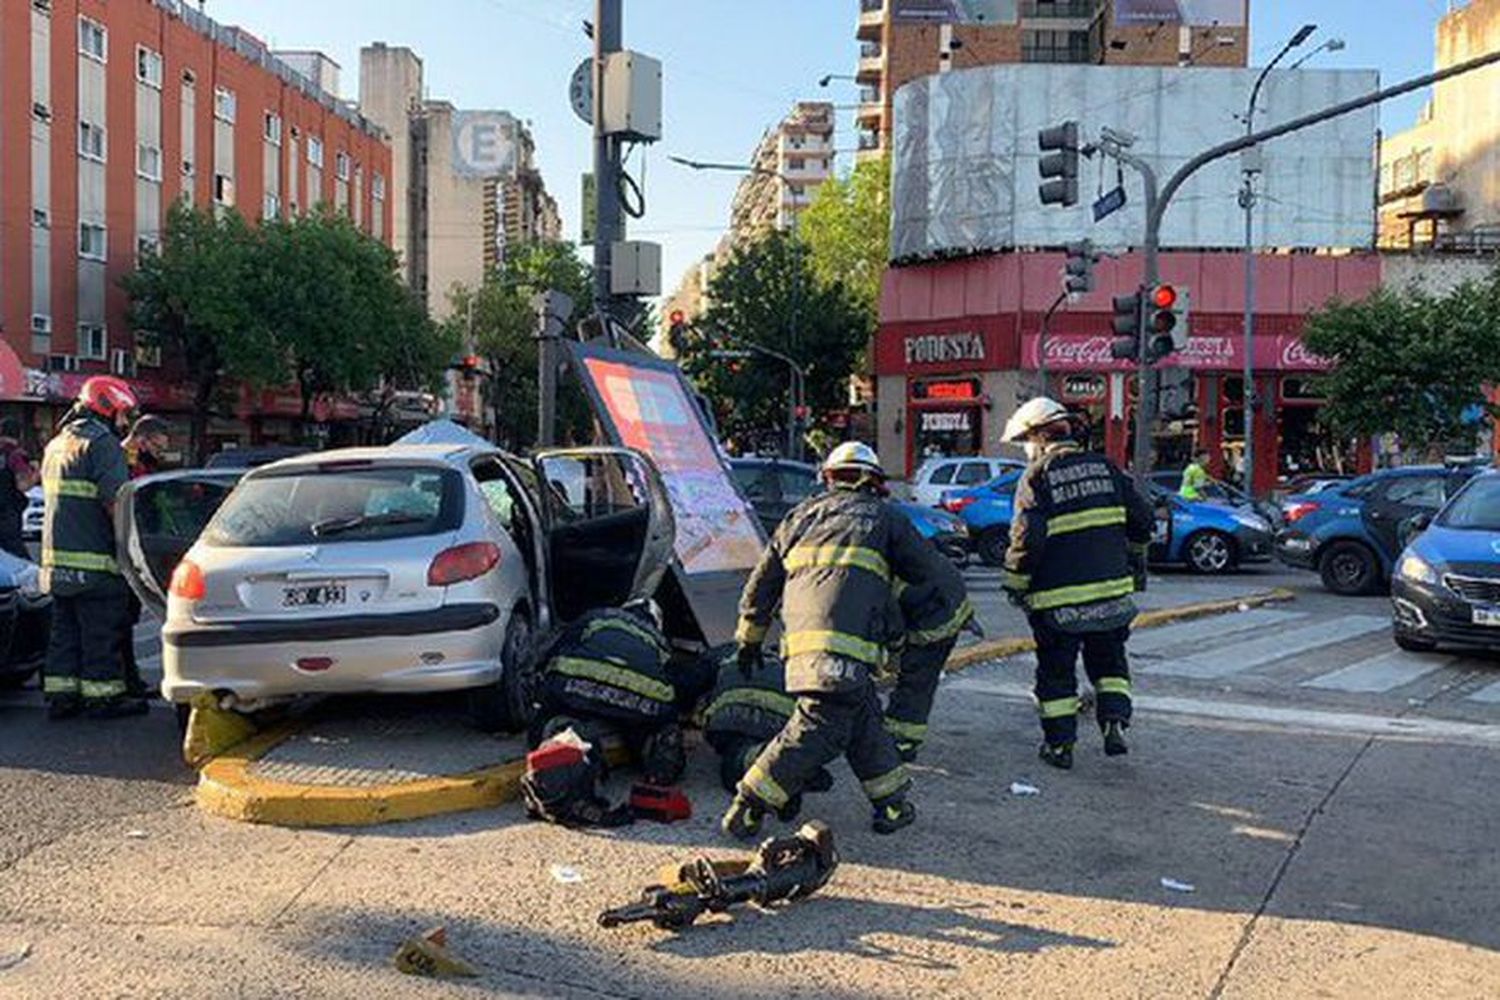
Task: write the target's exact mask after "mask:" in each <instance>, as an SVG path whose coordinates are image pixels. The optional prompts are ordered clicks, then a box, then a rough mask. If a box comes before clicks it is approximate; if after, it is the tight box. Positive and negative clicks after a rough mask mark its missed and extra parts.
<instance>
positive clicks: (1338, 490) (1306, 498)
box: [1276, 465, 1476, 594]
mask: <svg viewBox="0 0 1500 1000" xmlns="http://www.w3.org/2000/svg"><path fill="white" fill-rule="evenodd" d="M1475 472H1476V469H1475V467H1474V466H1462V465H1459V466H1441V465H1412V466H1407V467H1405V468H1400V469H1382V470H1380V471H1379V472H1373V473H1370V474H1369V475H1367V476H1361V477H1360V478H1358V479H1355V480H1352V481H1350V482H1347V483H1340V484H1338V485H1335V486H1330V487H1328V488H1327V489H1324V490H1322V491H1320V492H1318V493H1297V494H1293V495H1291V496H1289V497H1287V498H1286V499H1284V500H1283V501H1282V504H1281V516H1282V523H1283V527H1282V529H1281V531H1280V532H1278V533H1277V535H1276V556H1277V558H1278V559H1280V560H1281V561H1282V562H1284V563H1286V564H1287V565H1288V566H1295V567H1299V568H1301V569H1310V570H1315V571H1316V572H1317V573H1318V574H1319V575H1320V576H1322V578H1323V586H1324V587H1326V588H1327V589H1328V590H1330V591H1332V592H1333V593H1335V594H1369V593H1374V592H1375V591H1377V590H1379V589H1380V588H1381V586H1383V585H1384V584H1385V582H1386V581H1387V580H1389V579H1390V576H1391V569H1392V567H1393V566H1394V565H1395V562H1396V557H1397V556H1398V555H1399V554H1400V552H1401V538H1400V530H1401V525H1402V523H1403V522H1406V521H1408V520H1409V519H1411V518H1413V517H1417V516H1419V515H1422V514H1426V515H1428V516H1429V517H1430V516H1432V515H1434V514H1436V513H1437V512H1438V510H1439V509H1440V508H1441V507H1442V506H1443V503H1444V502H1445V501H1446V500H1447V499H1448V497H1450V496H1452V495H1453V494H1455V493H1457V492H1458V490H1459V489H1460V488H1461V487H1462V486H1463V485H1464V484H1465V483H1466V482H1468V481H1469V479H1470V478H1472V477H1473V475H1474V473H1475Z"/></svg>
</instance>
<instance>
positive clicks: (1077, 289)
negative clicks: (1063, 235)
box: [1063, 240, 1099, 295]
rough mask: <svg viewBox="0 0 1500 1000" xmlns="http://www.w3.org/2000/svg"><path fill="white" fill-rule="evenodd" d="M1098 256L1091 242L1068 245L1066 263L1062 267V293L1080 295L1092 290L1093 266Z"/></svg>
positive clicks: (1081, 241) (1084, 241)
mask: <svg viewBox="0 0 1500 1000" xmlns="http://www.w3.org/2000/svg"><path fill="white" fill-rule="evenodd" d="M1098 260H1099V255H1098V254H1097V253H1095V252H1094V243H1093V241H1092V240H1079V241H1078V242H1077V243H1069V244H1068V261H1067V263H1066V264H1064V265H1063V291H1065V292H1067V293H1068V294H1069V295H1075V294H1077V295H1081V294H1083V293H1084V292H1092V291H1093V290H1094V264H1095V263H1096V262H1098Z"/></svg>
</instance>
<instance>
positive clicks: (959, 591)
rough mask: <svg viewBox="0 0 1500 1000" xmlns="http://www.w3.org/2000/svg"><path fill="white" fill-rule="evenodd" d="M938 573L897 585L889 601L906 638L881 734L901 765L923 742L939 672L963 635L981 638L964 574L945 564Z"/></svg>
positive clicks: (899, 582) (903, 641) (908, 761)
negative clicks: (884, 733)
mask: <svg viewBox="0 0 1500 1000" xmlns="http://www.w3.org/2000/svg"><path fill="white" fill-rule="evenodd" d="M940 563H941V569H942V572H940V573H939V574H938V575H937V576H936V577H934V578H933V579H931V580H929V581H927V582H926V583H922V584H908V583H907V582H906V581H905V580H900V579H898V580H896V582H895V588H894V591H895V592H894V595H893V596H894V597H895V598H896V603H897V605H898V607H899V614H900V617H901V622H902V625H903V627H904V629H905V634H904V635H903V636H902V641H901V644H900V652H899V656H898V660H897V670H896V686H895V688H894V689H892V691H891V694H890V697H889V698H888V699H887V701H886V705H885V728H886V729H887V730H889V731H890V734H891V735H892V736H894V737H895V738H896V750H897V752H898V753H900V754H901V759H902V760H903V761H905V762H906V763H908V764H910V763H911V762H913V761H915V760H916V759H917V752H918V751H919V750H921V749H922V744H923V743H924V742H926V740H927V719H928V717H929V716H931V715H932V702H933V699H934V698H935V697H936V696H937V688H938V681H940V680H941V679H942V676H943V666H944V665H945V664H946V663H947V662H948V656H949V654H951V653H952V652H953V646H954V645H955V644H956V643H957V642H958V637H959V634H960V633H961V632H963V631H964V630H966V629H967V630H970V631H973V632H976V633H978V634H981V635H982V634H983V633H982V631H981V630H980V628H979V623H978V621H976V620H975V618H974V606H973V605H972V604H970V603H969V594H968V588H966V587H965V586H964V578H963V574H962V573H960V572H959V571H958V567H956V566H954V565H953V564H952V563H951V562H949V561H948V560H947V559H943V560H941V561H940Z"/></svg>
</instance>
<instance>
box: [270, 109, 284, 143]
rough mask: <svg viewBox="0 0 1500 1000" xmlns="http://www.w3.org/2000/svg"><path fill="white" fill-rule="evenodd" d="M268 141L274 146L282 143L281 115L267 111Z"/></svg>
mask: <svg viewBox="0 0 1500 1000" xmlns="http://www.w3.org/2000/svg"><path fill="white" fill-rule="evenodd" d="M266 141H267V142H269V143H270V144H271V145H273V146H280V145H281V116H280V115H278V114H273V113H272V112H270V111H267V112H266Z"/></svg>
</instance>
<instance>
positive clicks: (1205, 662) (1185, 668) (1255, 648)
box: [1137, 615, 1391, 680]
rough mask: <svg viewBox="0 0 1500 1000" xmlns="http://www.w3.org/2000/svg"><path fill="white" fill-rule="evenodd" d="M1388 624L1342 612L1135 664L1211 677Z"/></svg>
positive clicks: (1160, 671) (1172, 673) (1144, 669)
mask: <svg viewBox="0 0 1500 1000" xmlns="http://www.w3.org/2000/svg"><path fill="white" fill-rule="evenodd" d="M1390 627H1391V622H1390V619H1389V618H1386V617H1385V616H1383V615H1382V616H1378V617H1377V616H1375V615H1345V616H1344V617H1342V618H1335V619H1333V620H1331V621H1323V622H1318V623H1316V624H1313V625H1304V626H1302V627H1301V628H1294V629H1291V630H1290V631H1282V630H1277V631H1274V632H1272V633H1271V634H1270V635H1266V636H1262V637H1261V638H1259V639H1251V640H1250V641H1248V642H1241V643H1237V644H1235V645H1234V646H1233V647H1231V648H1229V649H1224V650H1218V651H1209V652H1205V653H1200V654H1198V655H1195V656H1184V657H1180V658H1173V659H1167V660H1162V661H1161V662H1157V663H1143V664H1140V665H1139V666H1138V667H1137V670H1138V671H1140V672H1142V673H1153V674H1162V675H1164V676H1168V677H1192V678H1197V679H1199V680H1213V679H1215V678H1219V677H1228V676H1229V675H1230V674H1238V673H1242V672H1243V671H1246V670H1254V669H1255V668H1256V667H1260V666H1264V665H1265V664H1267V663H1273V662H1275V661H1276V660H1284V659H1286V658H1288V657H1292V656H1299V655H1301V654H1303V653H1306V652H1307V651H1309V650H1312V649H1317V648H1318V647H1320V646H1327V645H1329V644H1331V643H1335V642H1343V641H1345V640H1346V639H1353V638H1355V637H1357V636H1361V635H1365V634H1367V633H1370V632H1375V631H1378V630H1380V629H1386V628H1390Z"/></svg>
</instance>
